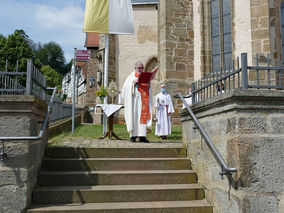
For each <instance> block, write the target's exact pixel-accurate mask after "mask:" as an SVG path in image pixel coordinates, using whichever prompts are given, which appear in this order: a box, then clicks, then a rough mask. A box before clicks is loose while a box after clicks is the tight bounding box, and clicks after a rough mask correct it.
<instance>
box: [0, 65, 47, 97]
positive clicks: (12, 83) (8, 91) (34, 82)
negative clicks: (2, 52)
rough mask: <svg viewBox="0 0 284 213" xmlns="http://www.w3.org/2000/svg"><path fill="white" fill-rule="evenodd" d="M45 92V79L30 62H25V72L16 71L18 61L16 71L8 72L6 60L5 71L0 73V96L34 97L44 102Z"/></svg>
mask: <svg viewBox="0 0 284 213" xmlns="http://www.w3.org/2000/svg"><path fill="white" fill-rule="evenodd" d="M24 84H25V86H24ZM45 91H46V79H45V77H44V76H43V74H42V73H41V72H40V71H39V70H38V69H37V68H36V67H35V66H34V65H33V63H32V61H31V60H27V70H26V71H25V72H21V71H19V70H18V61H17V64H16V71H15V72H13V71H9V70H8V61H7V60H6V66H5V71H0V95H36V96H38V97H39V98H41V99H42V100H45V95H46V93H45Z"/></svg>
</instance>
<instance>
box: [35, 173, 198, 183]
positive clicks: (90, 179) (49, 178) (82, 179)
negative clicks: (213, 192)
mask: <svg viewBox="0 0 284 213" xmlns="http://www.w3.org/2000/svg"><path fill="white" fill-rule="evenodd" d="M196 181H197V177H196V173H195V172H193V171H191V170H140V171H139V170H137V171H88V172H85V171H64V172H62V171H60V172H59V171H58V172H48V171H43V172H41V173H40V175H39V185H40V186H78V185H85V186H91V185H138V184H191V183H196Z"/></svg>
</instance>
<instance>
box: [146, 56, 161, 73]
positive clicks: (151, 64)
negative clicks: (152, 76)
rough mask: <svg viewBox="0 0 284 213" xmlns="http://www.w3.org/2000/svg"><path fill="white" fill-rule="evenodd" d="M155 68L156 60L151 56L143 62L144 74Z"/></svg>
mask: <svg viewBox="0 0 284 213" xmlns="http://www.w3.org/2000/svg"><path fill="white" fill-rule="evenodd" d="M156 66H158V58H157V57H156V56H151V57H149V59H147V60H146V62H145V72H151V71H152V70H153V69H154V68H155V67H156Z"/></svg>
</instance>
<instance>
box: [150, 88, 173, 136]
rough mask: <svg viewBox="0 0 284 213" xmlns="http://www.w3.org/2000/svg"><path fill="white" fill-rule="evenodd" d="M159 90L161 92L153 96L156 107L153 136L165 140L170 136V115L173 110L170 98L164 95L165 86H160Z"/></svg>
mask: <svg viewBox="0 0 284 213" xmlns="http://www.w3.org/2000/svg"><path fill="white" fill-rule="evenodd" d="M160 88H161V92H160V93H159V94H157V95H156V96H155V107H157V111H156V118H157V122H156V130H155V135H157V136H160V137H161V138H162V139H167V135H170V134H171V113H173V112H174V111H175V110H174V107H173V103H172V98H171V96H170V95H169V94H167V93H166V87H165V85H161V87H160Z"/></svg>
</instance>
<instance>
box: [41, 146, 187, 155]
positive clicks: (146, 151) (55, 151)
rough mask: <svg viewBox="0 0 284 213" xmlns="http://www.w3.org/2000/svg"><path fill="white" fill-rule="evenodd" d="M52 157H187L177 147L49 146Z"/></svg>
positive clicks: (48, 152) (183, 151)
mask: <svg viewBox="0 0 284 213" xmlns="http://www.w3.org/2000/svg"><path fill="white" fill-rule="evenodd" d="M45 156H46V157H50V158H175V157H186V149H185V148H182V147H175V148H172V147H171V148H147V147H145V148H73V147H49V148H47V150H46V155H45Z"/></svg>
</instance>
